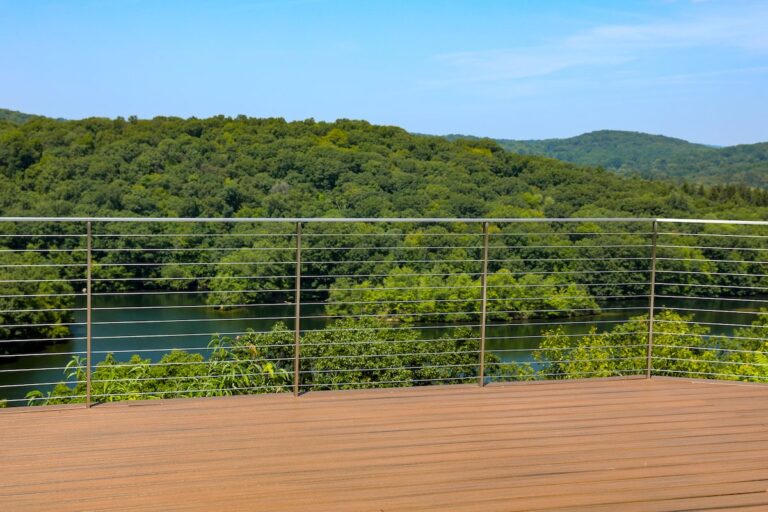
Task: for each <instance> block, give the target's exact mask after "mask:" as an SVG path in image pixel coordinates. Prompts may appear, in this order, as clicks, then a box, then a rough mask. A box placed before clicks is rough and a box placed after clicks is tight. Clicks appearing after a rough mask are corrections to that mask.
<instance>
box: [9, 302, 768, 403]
mask: <svg viewBox="0 0 768 512" xmlns="http://www.w3.org/2000/svg"><path fill="white" fill-rule="evenodd" d="M755 299H756V300H760V299H763V300H764V298H757V297H756V298H755ZM204 303H205V296H203V295H163V294H157V295H129V296H122V297H94V308H114V309H104V310H98V311H94V318H93V322H94V326H93V351H94V354H93V358H94V362H98V361H100V360H101V359H103V358H104V356H105V355H106V354H107V353H109V352H111V353H113V354H114V355H115V357H116V358H117V359H119V360H127V359H129V358H130V356H131V355H132V354H134V353H137V352H138V351H140V353H141V355H142V357H144V358H150V359H152V360H157V359H159V358H160V357H162V354H163V353H164V352H166V351H168V350H170V349H173V348H177V349H187V350H189V351H190V352H198V353H201V354H203V355H207V354H208V351H207V350H206V349H205V347H206V345H207V344H208V342H209V341H210V339H211V336H212V335H213V334H214V333H218V334H221V335H228V334H230V335H232V336H235V335H237V334H239V333H242V332H244V331H246V330H248V329H253V330H256V331H264V330H269V329H271V328H272V326H273V324H274V323H275V322H276V321H278V320H277V319H276V318H275V317H286V318H288V320H286V324H287V325H288V327H289V328H292V327H293V325H292V321H291V320H290V317H291V315H293V306H291V305H287V304H286V305H277V306H262V307H254V308H247V309H236V310H227V311H222V310H218V309H212V308H207V307H189V306H200V305H202V304H204ZM664 305H665V306H670V307H689V308H701V309H719V310H731V311H757V310H759V309H760V307H761V305H764V304H763V303H759V302H754V303H753V302H733V301H725V300H724V301H710V300H707V301H701V300H699V301H697V300H685V301H677V302H675V303H666V304H664ZM146 307H151V308H153V309H137V308H146ZM606 307H610V308H616V307H621V308H628V309H624V310H621V311H606V312H603V313H601V314H599V315H591V316H582V317H576V318H569V319H557V320H550V321H547V320H542V319H537V320H530V321H515V322H507V324H511V325H501V326H498V325H490V326H489V327H488V329H487V337H488V348H489V350H491V351H494V352H496V353H497V355H499V356H500V357H501V358H502V359H503V360H504V361H530V360H531V359H532V351H533V350H534V349H536V347H538V345H539V343H540V341H541V338H540V336H541V335H542V334H543V332H544V331H546V330H548V329H551V327H552V324H553V323H556V322H570V323H569V324H567V325H564V326H563V330H564V332H565V333H566V334H585V333H588V332H589V331H590V330H591V329H592V327H593V326H594V327H596V328H597V330H598V331H599V332H601V331H606V330H610V329H611V328H612V327H614V326H615V325H617V323H619V322H621V321H624V320H626V319H627V318H629V317H631V316H636V315H640V314H644V313H646V311H647V301H646V300H640V301H621V302H613V303H611V304H609V305H608V306H606ZM322 315H323V307H322V306H317V305H315V306H310V305H305V306H303V307H302V316H303V317H310V316H322ZM753 319H754V317H752V316H748V315H744V314H740V313H733V312H697V313H695V314H694V320H696V321H700V322H718V323H739V324H748V323H750V322H751V321H752V320H753ZM76 321H77V322H84V321H85V312H77V315H76ZM107 322H109V323H107ZM328 322H329V320H328V319H307V318H303V319H302V328H304V329H318V328H322V327H324V326H325V325H327V323H328ZM595 322H597V323H595ZM450 330H451V326H449V325H446V326H445V327H439V326H434V325H432V326H429V329H425V331H424V337H429V338H435V337H439V336H440V335H442V334H447V333H449V332H450ZM711 332H712V334H730V333H732V332H733V327H728V326H713V327H712V329H711ZM200 333H203V334H200ZM73 335H74V336H75V337H84V336H85V327H84V326H76V327H74V328H73ZM502 338H503V339H502ZM84 350H85V340H75V341H68V342H62V343H59V344H56V345H52V346H50V347H49V348H48V349H47V350H46V351H45V352H42V353H40V354H39V355H35V356H31V357H23V358H19V359H16V360H15V361H12V362H10V363H7V364H2V365H0V385H11V384H14V385H15V384H21V385H24V386H23V387H14V388H4V389H0V398H7V399H18V398H24V395H26V393H27V392H28V391H30V390H32V389H42V390H48V389H50V388H52V387H53V383H55V382H58V381H60V380H62V378H63V373H62V370H61V369H60V368H61V367H63V366H65V365H66V364H67V362H69V360H70V359H71V357H72V356H71V355H70V354H68V353H70V352H80V351H84ZM8 370H23V371H8ZM12 405H17V404H13V403H12Z"/></svg>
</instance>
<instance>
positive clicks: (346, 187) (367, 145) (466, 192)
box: [0, 116, 768, 218]
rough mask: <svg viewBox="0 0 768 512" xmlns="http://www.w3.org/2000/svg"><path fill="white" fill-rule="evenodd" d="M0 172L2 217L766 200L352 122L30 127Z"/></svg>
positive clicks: (434, 213) (7, 151)
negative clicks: (1, 178)
mask: <svg viewBox="0 0 768 512" xmlns="http://www.w3.org/2000/svg"><path fill="white" fill-rule="evenodd" d="M0 174H2V176H3V177H4V186H3V187H2V189H0V214H4V215H56V216H64V215H103V216H110V215H119V216H135V215H151V216H189V217H195V216H212V217H221V216H232V215H239V216H256V217H259V216H270V217H282V216H349V217H360V216H366V217H368V216H370V217H376V216H429V217H451V216H459V217H462V216H464V217H476V216H499V217H527V216H549V217H565V216H592V215H595V216H599V215H623V216H634V215H637V216H646V215H705V214H716V215H721V216H722V215H728V216H740V217H751V218H756V217H768V216H767V215H765V214H764V212H763V211H762V210H758V209H755V208H750V207H749V206H759V205H764V204H768V196H766V194H754V193H751V192H749V191H748V190H746V189H744V190H742V189H738V188H734V189H732V190H730V189H729V190H726V191H725V192H723V191H720V192H719V193H718V194H716V195H713V194H712V193H711V191H704V190H698V189H692V188H691V187H682V186H675V185H672V184H670V183H666V182H660V181H649V180H645V179H642V178H638V177H631V176H619V175H616V174H615V173H610V172H606V171H604V170H601V169H597V168H592V167H585V166H579V165H573V164H569V163H564V162H560V161H557V160H553V159H549V158H543V157H539V156H526V155H518V154H514V153H511V152H507V151H503V150H502V148H501V146H499V145H498V144H496V143H495V142H493V141H491V140H456V141H448V140H445V139H444V138H442V137H428V136H418V135H413V134H410V133H408V132H406V131H405V130H403V129H401V128H397V127H392V126H375V125H371V124H369V123H367V122H364V121H351V120H338V121H336V122H333V123H326V122H315V121H314V120H311V119H310V120H306V121H297V122H286V121H285V120H283V119H256V118H248V117H244V116H240V117H236V118H230V117H224V116H218V117H213V118H209V119H196V118H190V119H180V118H171V117H157V118H154V119H151V120H139V119H135V118H131V119H129V120H125V119H122V118H118V119H103V118H90V119H83V120H77V121H57V120H53V119H48V118H43V117H34V118H30V119H28V120H27V121H26V122H24V123H22V124H17V123H9V122H5V123H0ZM747 192H749V193H748V194H746V195H744V194H745V193H747ZM734 209H735V210H734ZM727 211H731V212H732V213H727V214H726V213H725V212H727Z"/></svg>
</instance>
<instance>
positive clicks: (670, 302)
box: [0, 217, 768, 406]
mask: <svg viewBox="0 0 768 512" xmlns="http://www.w3.org/2000/svg"><path fill="white" fill-rule="evenodd" d="M766 241H768V222H762V221H721V220H702V219H661V218H659V219H654V218H606V219H601V218H569V219H421V218H415V219H414V218H408V219H331V218H291V219H270V218H255V219H254V218H233V219H223V218H213V219H180V218H174V219H157V218H9V217H6V218H0V400H4V401H5V404H7V405H23V404H27V403H29V404H54V403H70V402H83V403H84V404H85V405H86V406H90V405H91V404H92V403H96V402H104V401H112V400H121V399H138V398H165V397H184V396H210V395H219V394H237V393H257V392H293V393H294V394H296V395H299V394H301V393H302V392H305V391H311V390H321V389H354V388H360V387H365V388H367V387H387V386H410V385H428V384H451V383H470V382H475V383H477V384H479V385H481V386H482V385H485V384H487V383H490V382H503V381H513V380H534V379H549V378H589V377H609V376H619V377H629V376H638V377H642V376H645V377H648V378H650V377H652V376H653V375H666V376H683V377H701V378H717V379H730V380H747V381H754V382H765V381H766V380H768V341H767V340H768V335H766V334H765V333H763V331H764V330H765V329H768V318H766V316H768V313H765V312H764V309H763V308H765V307H766V306H768V293H766V292H768V280H767V279H766V278H768V267H765V266H764V265H766V264H768V259H762V258H763V257H764V256H766V255H768V253H766V251H768V246H766V243H765V242H766Z"/></svg>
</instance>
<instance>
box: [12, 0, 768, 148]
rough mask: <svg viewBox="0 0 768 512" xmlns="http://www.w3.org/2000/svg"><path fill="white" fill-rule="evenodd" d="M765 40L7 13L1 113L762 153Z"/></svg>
mask: <svg viewBox="0 0 768 512" xmlns="http://www.w3.org/2000/svg"><path fill="white" fill-rule="evenodd" d="M765 26H768V5H766V4H765V3H763V2H759V1H754V0H738V1H731V2H724V1H718V0H711V1H702V0H698V1H694V0H644V1H641V0H633V1H631V2H625V3H622V5H621V6H620V7H616V6H615V3H612V2H608V1H605V0H590V1H586V2H580V3H578V5H574V4H573V3H570V2H566V1H564V0H558V1H554V0H553V1H550V2H546V3H529V2H514V3H510V2H500V1H492V0H483V1H479V2H473V3H471V4H470V3H469V2H455V1H454V2H442V3H438V2H433V1H430V2H423V3H418V4H416V5H412V4H409V3H407V2H394V3H392V2H388V3H384V2H371V3H366V4H364V5H359V4H356V3H352V2H348V1H342V0H293V1H287V2H274V1H260V2H246V1H235V2H229V3H226V4H217V3H215V2H209V1H205V0H197V1H190V2H179V1H171V2H166V3H164V4H153V3H152V2H149V1H147V0H132V1H129V2H123V3H110V4H102V3H99V2H96V1H93V0H87V1H81V2H77V3H68V4H59V3H56V2H51V1H36V2H27V3H24V4H17V3H14V2H10V1H9V0H0V42H2V43H3V44H4V45H5V47H6V48H9V49H10V51H8V52H7V53H8V55H7V62H6V63H5V65H4V71H5V74H6V76H5V78H6V79H5V80H2V81H0V102H1V103H2V105H0V106H2V107H5V108H9V109H12V110H16V111H21V112H25V113H33V114H39V115H45V116H48V117H53V118H59V117H61V118H66V119H78V118H85V117H108V118H115V117H120V116H121V117H125V118H127V117H129V116H132V115H136V116H138V117H141V118H152V117H155V116H172V117H183V118H187V117H198V118H206V117H211V116H215V115H225V116H232V117H235V116H237V115H247V116H249V117H282V118H284V119H286V120H288V121H293V120H303V119H308V118H313V119H315V120H318V121H327V122H333V121H334V120H336V119H341V118H346V119H361V120H365V121H368V122H370V123H373V124H380V125H395V126H399V127H402V128H404V129H406V130H407V131H409V132H412V133H425V134H426V133H429V134H434V135H445V134H451V133H455V134H464V135H473V136H478V137H489V138H494V139H512V140H541V139H551V138H569V137H574V136H577V135H581V134H584V133H589V132H593V131H600V130H621V131H630V132H641V133H649V134H660V135H664V136H667V137H674V138H678V139H683V140H686V141H691V142H694V143H698V144H705V145H714V146H731V145H736V144H751V143H756V142H763V141H766V140H768V125H766V124H765V123H764V121H763V120H764V119H765V118H766V116H768V101H766V100H767V99H768V93H766V92H765V91H768V33H766V31H765V30H764V27H765Z"/></svg>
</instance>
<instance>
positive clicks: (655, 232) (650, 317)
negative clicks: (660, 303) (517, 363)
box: [645, 220, 659, 379]
mask: <svg viewBox="0 0 768 512" xmlns="http://www.w3.org/2000/svg"><path fill="white" fill-rule="evenodd" d="M658 234H659V222H658V221H657V220H654V221H653V232H652V235H651V290H650V298H649V301H648V354H647V357H648V361H647V365H646V369H645V377H646V378H648V379H650V378H651V373H652V370H653V314H654V311H655V310H656V304H655V302H656V239H657V238H658Z"/></svg>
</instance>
